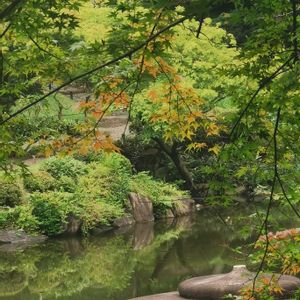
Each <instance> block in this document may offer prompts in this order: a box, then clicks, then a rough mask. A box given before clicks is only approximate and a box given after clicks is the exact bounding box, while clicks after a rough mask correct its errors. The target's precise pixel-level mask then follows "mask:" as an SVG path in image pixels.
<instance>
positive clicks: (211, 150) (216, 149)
mask: <svg viewBox="0 0 300 300" xmlns="http://www.w3.org/2000/svg"><path fill="white" fill-rule="evenodd" d="M208 151H209V152H213V153H214V154H216V155H218V154H219V153H220V151H221V147H220V146H218V145H215V146H214V147H212V148H210V149H209V150H208Z"/></svg>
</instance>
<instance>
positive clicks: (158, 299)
mask: <svg viewBox="0 0 300 300" xmlns="http://www.w3.org/2000/svg"><path fill="white" fill-rule="evenodd" d="M133 299H135V300H182V299H186V298H182V297H180V296H179V294H178V292H171V293H163V294H157V295H151V296H144V297H138V298H133ZM133 299H131V300H133Z"/></svg>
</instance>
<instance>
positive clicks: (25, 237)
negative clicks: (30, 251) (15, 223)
mask: <svg viewBox="0 0 300 300" xmlns="http://www.w3.org/2000/svg"><path fill="white" fill-rule="evenodd" d="M46 239H47V237H46V236H44V235H36V236H35V235H29V234H27V233H26V232H25V231H24V230H22V229H7V230H0V244H21V243H24V244H26V243H27V244H32V243H39V242H43V241H45V240H46Z"/></svg>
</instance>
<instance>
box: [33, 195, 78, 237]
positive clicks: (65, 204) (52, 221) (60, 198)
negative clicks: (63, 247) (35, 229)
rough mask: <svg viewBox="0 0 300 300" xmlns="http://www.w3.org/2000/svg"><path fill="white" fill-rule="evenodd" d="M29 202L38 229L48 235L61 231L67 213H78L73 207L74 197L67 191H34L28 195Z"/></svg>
mask: <svg viewBox="0 0 300 300" xmlns="http://www.w3.org/2000/svg"><path fill="white" fill-rule="evenodd" d="M30 203H31V205H32V206H33V209H32V215H33V216H34V217H35V218H36V219H37V221H38V226H39V229H40V231H41V232H43V233H45V234H47V235H49V236H52V235H57V234H60V233H62V232H63V228H64V225H65V223H66V219H67V216H68V213H70V212H72V213H74V214H75V215H77V213H78V212H77V211H76V207H74V197H73V195H72V194H69V193H62V192H48V193H34V194H31V196H30Z"/></svg>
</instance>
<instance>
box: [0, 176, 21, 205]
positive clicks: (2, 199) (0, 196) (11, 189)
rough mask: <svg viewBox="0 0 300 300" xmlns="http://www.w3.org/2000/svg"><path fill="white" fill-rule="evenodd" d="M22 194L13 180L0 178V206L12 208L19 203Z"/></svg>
mask: <svg viewBox="0 0 300 300" xmlns="http://www.w3.org/2000/svg"><path fill="white" fill-rule="evenodd" d="M21 199H22V193H21V189H20V186H19V185H18V183H16V180H15V179H10V178H5V177H1V178H0V206H10V207H14V206H16V205H18V204H20V203H21Z"/></svg>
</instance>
